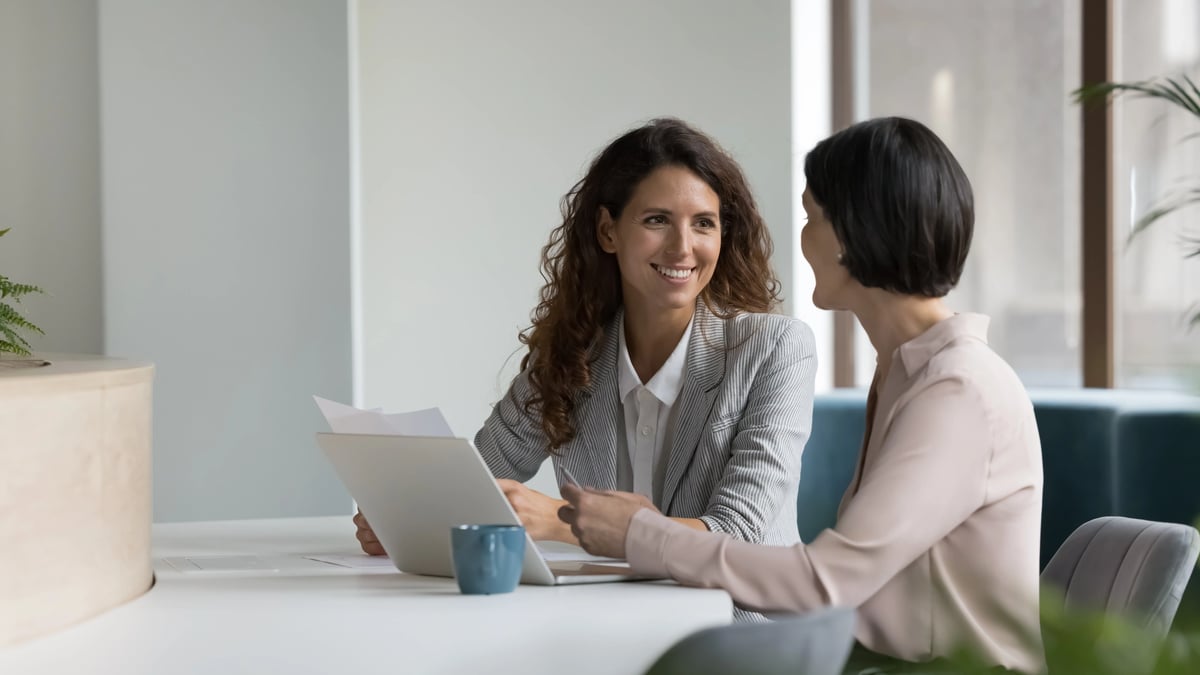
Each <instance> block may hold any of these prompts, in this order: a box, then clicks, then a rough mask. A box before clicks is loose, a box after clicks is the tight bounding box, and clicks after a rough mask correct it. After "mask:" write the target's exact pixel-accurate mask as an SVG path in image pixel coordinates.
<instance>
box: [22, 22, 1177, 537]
mask: <svg viewBox="0 0 1200 675" xmlns="http://www.w3.org/2000/svg"><path fill="white" fill-rule="evenodd" d="M1082 1H1083V0H1008V1H1006V2H994V1H992V2H989V1H987V0H844V1H839V0H792V1H791V2H789V1H788V0H748V1H735V0H651V1H647V0H608V1H607V2H603V3H596V2H587V1H586V0H509V1H505V2H496V1H494V0H455V1H453V2H443V1H439V0H395V1H393V2H384V1H381V0H349V1H347V0H237V1H234V0H210V1H207V2H203V3H198V2H186V1H184V0H155V1H151V0H0V229H3V228H7V227H11V228H12V232H11V233H10V234H9V235H8V236H7V237H5V239H4V241H3V242H2V243H0V272H3V273H4V274H5V275H7V276H10V277H12V278H13V279H16V280H20V281H22V282H26V283H33V284H37V285H39V286H41V287H43V288H45V289H46V290H47V291H48V292H49V293H48V295H45V296H29V297H28V298H27V300H26V301H25V303H24V305H23V308H24V309H25V310H26V315H27V317H28V318H29V319H30V320H31V321H33V322H34V323H36V324H38V325H40V326H41V327H42V328H44V329H45V331H46V335H45V336H44V337H38V339H37V340H36V341H34V347H35V348H36V349H38V350H39V351H42V352H81V353H103V354H109V355H113V356H121V357H128V358H133V359H140V360H149V361H153V362H154V363H155V364H156V366H157V376H156V381H155V406H154V407H155V411H154V414H155V421H154V425H155V426H154V434H155V441H154V453H155V455H154V461H155V466H154V486H155V498H154V509H155V513H154V516H155V520H156V521H176V520H207V519H224V518H254V517H273V516H300V515H324V514H340V513H349V511H350V508H351V502H350V498H349V496H348V495H347V494H346V493H345V491H344V490H343V489H342V488H341V486H340V484H339V482H338V481H337V478H336V476H334V474H333V472H332V469H331V468H330V467H329V466H328V464H327V463H326V462H325V460H324V458H323V457H321V455H320V453H319V451H318V449H317V448H316V445H315V443H314V442H313V437H312V434H313V432H315V431H319V430H323V429H324V422H323V421H322V419H321V417H320V415H319V414H318V412H317V410H316V407H315V406H314V404H313V402H312V399H311V396H312V395H313V394H317V395H320V396H323V397H326V398H331V399H334V400H338V401H343V402H346V403H353V404H355V405H359V406H363V407H383V408H385V409H388V410H389V411H400V410H411V409H416V408H425V407H431V406H440V407H441V408H442V409H443V410H444V411H445V413H446V416H447V418H448V420H449V422H450V424H451V427H452V428H453V429H454V430H455V431H456V432H457V433H458V434H459V435H463V436H466V437H468V438H469V437H471V436H473V434H474V432H475V430H476V429H477V428H478V426H479V425H480V424H481V423H482V421H483V419H484V418H485V417H486V415H487V413H488V412H489V409H490V405H491V403H492V402H493V401H495V400H496V399H498V398H499V397H500V395H501V394H502V393H503V391H504V389H505V388H506V387H507V384H508V381H509V380H510V379H511V377H512V376H513V374H515V372H516V367H517V362H518V361H519V358H520V355H521V354H520V351H519V349H518V348H519V344H518V342H517V339H516V338H517V332H518V331H519V330H520V329H522V328H524V327H525V326H526V325H527V324H528V321H529V314H530V311H531V309H532V308H533V305H534V303H535V301H536V294H537V291H538V289H539V287H540V285H541V278H540V275H539V271H538V268H537V265H538V260H539V253H540V249H541V246H542V245H544V243H545V242H546V238H547V235H548V234H549V232H550V230H551V229H552V228H553V227H555V226H556V225H558V224H559V200H560V198H561V196H562V195H563V194H564V193H565V192H566V191H567V190H568V189H569V188H570V186H571V185H572V184H574V183H575V181H576V180H578V179H579V177H580V176H581V175H582V172H583V170H584V168H585V166H586V165H587V163H588V162H589V161H590V159H591V158H592V157H593V155H594V154H595V153H596V152H597V151H598V150H599V149H600V148H602V147H603V146H604V145H605V144H607V142H608V141H610V140H611V139H612V138H614V137H616V136H617V135H619V134H621V133H622V132H624V131H625V130H627V129H628V128H630V127H633V126H636V125H638V124H640V123H642V122H644V121H646V120H648V119H650V118H653V117H656V116H663V115H671V116H677V117H681V118H683V119H685V120H687V121H689V122H691V123H693V124H695V125H697V126H698V127H700V128H701V129H703V130H705V131H707V132H708V133H710V134H711V135H713V136H714V137H715V138H716V139H718V141H719V142H721V143H722V145H724V147H725V148H726V149H727V150H729V151H730V152H731V154H733V156H734V157H735V158H736V159H737V160H738V161H739V162H740V163H741V164H742V166H743V167H744V168H745V170H746V172H747V174H748V176H749V178H750V181H751V184H752V186H753V187H754V189H755V193H756V196H757V198H758V200H759V204H760V206H761V208H762V211H763V213H764V215H765V217H766V219H767V221H768V223H769V226H770V229H771V233H772V236H773V238H774V241H775V246H776V250H775V260H774V262H775V266H776V269H777V271H778V274H779V277H780V279H781V280H782V282H783V284H784V295H785V296H786V298H787V302H786V303H785V306H784V307H783V311H785V312H787V313H790V314H794V315H796V316H799V317H801V318H803V319H805V320H806V321H808V322H809V323H810V324H811V325H812V326H813V328H814V330H815V331H816V333H817V335H818V342H819V344H818V348H819V354H820V356H821V364H822V365H821V369H820V372H819V375H818V389H819V390H821V391H825V390H828V389H831V388H833V387H834V386H835V384H836V385H855V384H858V385H865V384H867V383H868V382H869V381H870V377H871V372H872V368H871V367H872V365H873V364H872V363H871V358H872V357H871V351H870V348H869V345H867V344H866V343H865V338H864V337H863V336H862V334H861V331H859V332H858V333H857V336H856V335H855V334H854V333H853V332H850V333H846V334H842V335H840V337H839V334H838V331H837V329H836V328H835V321H834V320H833V318H832V317H831V316H830V315H828V314H826V313H823V312H820V311H818V310H815V309H814V308H813V307H812V306H811V303H810V294H811V290H812V286H811V284H812V281H811V277H810V276H809V272H808V269H807V266H806V265H805V264H804V261H803V258H802V257H801V256H800V254H799V251H798V237H797V236H796V234H797V228H798V226H799V224H800V223H801V219H800V218H798V217H797V214H800V213H801V211H800V206H799V201H800V200H799V195H800V193H801V192H802V191H803V189H804V183H803V175H802V172H801V171H800V167H801V166H802V162H803V158H804V154H805V152H806V151H807V150H808V149H809V148H810V147H811V146H812V145H813V144H814V143H816V142H817V141H818V140H820V139H821V138H823V137H824V136H826V135H828V134H829V133H830V132H831V131H832V130H834V129H835V128H838V127H840V126H842V125H844V124H845V123H847V122H849V121H852V120H854V119H864V118H867V117H874V116H880V115H905V116H909V117H913V118H915V119H918V120H920V121H922V122H925V123H926V124H928V125H929V126H931V127H932V128H933V129H934V130H935V131H936V132H937V133H938V134H940V135H941V136H942V138H944V139H945V140H946V142H947V143H948V144H949V146H950V147H951V149H952V150H953V151H954V152H955V154H956V155H957V156H958V158H959V159H960V161H961V162H962V164H963V166H964V168H965V169H966V171H967V174H968V175H969V176H970V178H971V180H972V183H973V185H974V188H975V193H976V199H977V230H976V239H975V244H974V248H973V252H972V258H971V260H970V262H969V264H968V267H967V272H966V275H965V276H964V279H963V282H962V284H961V286H960V288H959V289H957V290H955V291H954V292H953V293H952V294H951V296H950V301H951V304H952V306H954V307H955V308H957V309H961V310H971V311H980V312H984V313H986V314H989V315H991V316H992V318H993V323H992V336H991V338H992V343H993V345H994V346H995V347H996V349H997V350H998V351H999V352H1000V353H1001V355H1003V356H1004V357H1005V358H1006V359H1008V360H1009V362H1010V363H1012V364H1013V366H1014V367H1015V368H1016V369H1017V371H1018V373H1019V374H1020V376H1021V377H1022V379H1023V380H1024V381H1025V383H1026V385H1027V386H1030V387H1045V386H1051V387H1064V388H1077V387H1081V386H1083V384H1084V376H1083V369H1082V367H1081V363H1082V361H1083V348H1082V346H1081V345H1082V344H1083V342H1084V338H1085V335H1083V330H1082V321H1081V307H1082V306H1083V302H1084V288H1083V286H1082V282H1081V278H1082V272H1081V270H1082V265H1083V259H1082V256H1081V250H1082V249H1081V233H1082V229H1083V226H1082V222H1081V207H1080V204H1081V200H1082V198H1083V195H1082V193H1081V190H1082V188H1081V178H1080V176H1081V171H1082V168H1083V167H1082V165H1081V162H1082V160H1081V156H1082V150H1083V148H1082V147H1081V146H1082V140H1081V138H1082V136H1081V128H1080V127H1081V123H1080V119H1081V116H1080V110H1079V108H1078V106H1077V105H1075V104H1074V103H1073V102H1072V99H1071V96H1070V93H1071V91H1072V90H1074V89H1075V88H1077V87H1078V86H1080V84H1081V75H1080V73H1081V43H1082V41H1083V37H1084V36H1083V35H1082V33H1081V31H1082V29H1081V22H1080V20H1079V17H1080V13H1081V2H1082ZM839 54H840V55H842V56H838V55H839ZM1112 59H1113V66H1112V71H1113V77H1114V78H1115V79H1118V80H1132V79H1143V78H1148V77H1153V76H1157V75H1168V74H1178V73H1188V74H1190V75H1191V76H1192V77H1193V78H1197V77H1200V2H1196V0H1114V12H1113V40H1112ZM839 101H841V102H843V104H842V107H841V108H840V112H838V110H839V109H838V105H839V103H838V102H839ZM845 101H850V102H851V103H850V105H849V106H848V107H847V106H846V105H844V102H845ZM1113 114H1114V122H1113V149H1112V160H1113V186H1114V188H1113V193H1112V206H1113V209H1114V214H1115V215H1114V218H1113V223H1112V224H1111V227H1112V237H1113V242H1114V244H1113V247H1114V253H1113V255H1114V257H1113V266H1112V267H1113V270H1112V271H1113V279H1114V298H1113V308H1114V320H1113V326H1112V329H1111V330H1112V339H1113V341H1114V343H1113V344H1114V349H1113V353H1112V355H1111V358H1112V366H1113V369H1114V381H1113V384H1114V385H1115V386H1117V387H1120V388H1146V389H1171V390H1184V391H1194V389H1195V387H1196V386H1197V384H1200V379H1198V375H1200V372H1198V368H1200V336H1198V335H1196V334H1195V333H1189V332H1188V326H1187V321H1186V316H1187V312H1188V310H1189V307H1191V306H1192V303H1194V302H1195V301H1196V300H1197V299H1200V280H1198V279H1197V267H1196V264H1195V262H1194V261H1187V260H1185V259H1184V257H1183V256H1184V253H1185V251H1186V248H1185V246H1184V245H1183V243H1182V240H1183V238H1184V237H1185V236H1186V235H1187V234H1188V232H1189V228H1188V223H1189V222H1195V218H1196V212H1195V211H1192V212H1189V211H1187V210H1184V211H1181V212H1179V213H1178V214H1176V215H1173V216H1171V217H1169V218H1167V219H1166V220H1165V221H1164V222H1162V223H1159V224H1158V225H1156V226H1155V227H1154V228H1152V229H1151V230H1148V231H1147V232H1145V233H1144V234H1142V235H1140V236H1138V237H1137V238H1135V239H1134V240H1132V241H1131V242H1129V243H1128V244H1127V243H1126V237H1127V235H1128V232H1129V230H1130V228H1131V226H1132V223H1133V222H1134V221H1136V219H1137V218H1138V217H1139V216H1140V215H1141V214H1143V213H1144V212H1145V211H1146V210H1147V209H1149V208H1151V206H1152V205H1153V204H1154V203H1155V202H1156V200H1157V199H1158V198H1159V196H1160V195H1162V194H1163V192H1164V191H1165V190H1169V189H1171V187H1172V186H1174V185H1177V184H1178V183H1179V182H1180V181H1181V180H1182V179H1184V178H1186V177H1188V176H1192V177H1194V176H1196V175H1197V174H1200V153H1197V152H1196V151H1195V149H1194V148H1195V146H1192V149H1191V151H1187V146H1184V150H1183V151H1180V141H1181V139H1182V138H1183V137H1184V136H1186V135H1187V134H1188V133H1190V132H1192V131H1195V129H1194V127H1193V126H1190V125H1189V122H1188V120H1187V118H1186V117H1184V116H1182V115H1176V114H1175V113H1173V112H1171V111H1169V110H1168V109H1167V108H1166V107H1164V106H1161V105H1155V104H1153V103H1151V102H1146V101H1138V100H1133V99H1130V100H1124V99H1121V100H1118V101H1117V102H1116V103H1115V104H1114V108H1113ZM852 330H853V329H852ZM847 352H852V353H847ZM837 359H842V362H843V363H849V364H851V368H850V370H848V371H844V372H842V374H841V375H840V376H839V377H836V378H835V372H834V368H833V364H834V363H835V361H836V360H837ZM67 423H70V420H64V424H67ZM535 487H539V488H541V489H546V490H552V489H553V482H552V481H549V480H547V477H546V476H544V475H543V476H540V477H539V478H538V479H535Z"/></svg>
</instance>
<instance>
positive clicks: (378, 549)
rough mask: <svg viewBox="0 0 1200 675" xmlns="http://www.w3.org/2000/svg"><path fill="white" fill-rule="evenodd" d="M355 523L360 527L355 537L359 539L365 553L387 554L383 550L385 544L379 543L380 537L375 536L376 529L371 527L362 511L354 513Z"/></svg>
mask: <svg viewBox="0 0 1200 675" xmlns="http://www.w3.org/2000/svg"><path fill="white" fill-rule="evenodd" d="M354 524H355V525H356V526H357V527H358V531H357V532H355V533H354V537H355V538H356V539H358V543H359V544H360V545H361V546H362V550H363V553H366V554H367V555H387V552H386V551H384V550H383V544H380V543H379V537H376V536H375V530H372V529H371V525H370V523H368V522H367V519H366V517H365V516H363V514H362V511H359V512H358V513H356V514H354Z"/></svg>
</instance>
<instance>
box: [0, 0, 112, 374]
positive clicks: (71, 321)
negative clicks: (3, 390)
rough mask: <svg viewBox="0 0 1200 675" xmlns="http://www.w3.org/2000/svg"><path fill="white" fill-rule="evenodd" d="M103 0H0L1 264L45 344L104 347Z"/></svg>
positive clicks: (56, 348) (42, 347)
mask: <svg viewBox="0 0 1200 675" xmlns="http://www.w3.org/2000/svg"><path fill="white" fill-rule="evenodd" d="M97 78H98V75H97V69H96V3H95V2H94V1H89V0H3V2H0V230H2V229H5V228H12V231H11V232H9V233H8V234H7V235H6V236H5V237H4V238H3V239H0V274H3V275H5V276H7V277H10V278H11V279H12V280H13V281H17V282H20V283H28V284H34V285H36V286H41V287H42V288H44V289H45V290H46V291H47V293H48V295H30V296H26V297H25V299H24V300H23V301H22V304H21V305H20V306H19V307H18V310H19V311H21V313H22V314H24V315H25V317H26V318H28V319H29V320H30V321H32V322H33V323H34V324H37V325H38V326H40V327H41V328H42V329H43V330H44V331H46V334H45V336H39V335H36V334H28V333H26V334H25V335H26V338H27V339H28V340H29V341H30V343H31V344H32V345H33V347H34V349H35V350H37V351H42V352H47V351H49V352H83V353H97V352H100V351H101V350H102V349H103V332H104V325H103V319H102V315H103V313H102V310H101V301H102V291H101V278H102V273H101V254H100V124H99V120H98V114H99V103H98V99H97Z"/></svg>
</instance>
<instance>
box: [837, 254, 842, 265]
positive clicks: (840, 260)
mask: <svg viewBox="0 0 1200 675" xmlns="http://www.w3.org/2000/svg"><path fill="white" fill-rule="evenodd" d="M837 261H838V262H839V263H840V262H842V254H841V253H839V254H837Z"/></svg>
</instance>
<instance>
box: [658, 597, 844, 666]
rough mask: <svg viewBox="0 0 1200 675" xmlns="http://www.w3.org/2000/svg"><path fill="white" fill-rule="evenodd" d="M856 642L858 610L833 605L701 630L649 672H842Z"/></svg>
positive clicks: (677, 644) (674, 649)
mask: <svg viewBox="0 0 1200 675" xmlns="http://www.w3.org/2000/svg"><path fill="white" fill-rule="evenodd" d="M853 644H854V610H853V609H849V608H843V607H830V608H826V609H821V610H818V611H815V612H809V613H807V614H801V615H799V616H792V617H787V618H783V619H780V620H778V621H770V622H767V623H743V624H734V625H732V626H719V627H717V628H706V629H704V630H701V631H697V632H695V633H692V634H691V635H689V636H687V637H685V638H683V639H682V640H680V641H679V642H676V643H675V644H674V645H673V646H672V647H671V648H670V649H668V650H667V651H666V652H664V653H663V655H662V656H660V657H659V658H658V660H657V661H655V662H654V665H652V666H650V670H649V671H647V673H646V675H676V674H683V673H687V674H688V675H708V674H710V673H711V674H716V673H738V674H739V675H783V674H784V673H786V674H787V675H839V674H840V673H841V672H842V668H843V667H844V666H845V665H846V658H847V657H848V656H849V655H850V647H851V646H852V645H853Z"/></svg>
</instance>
